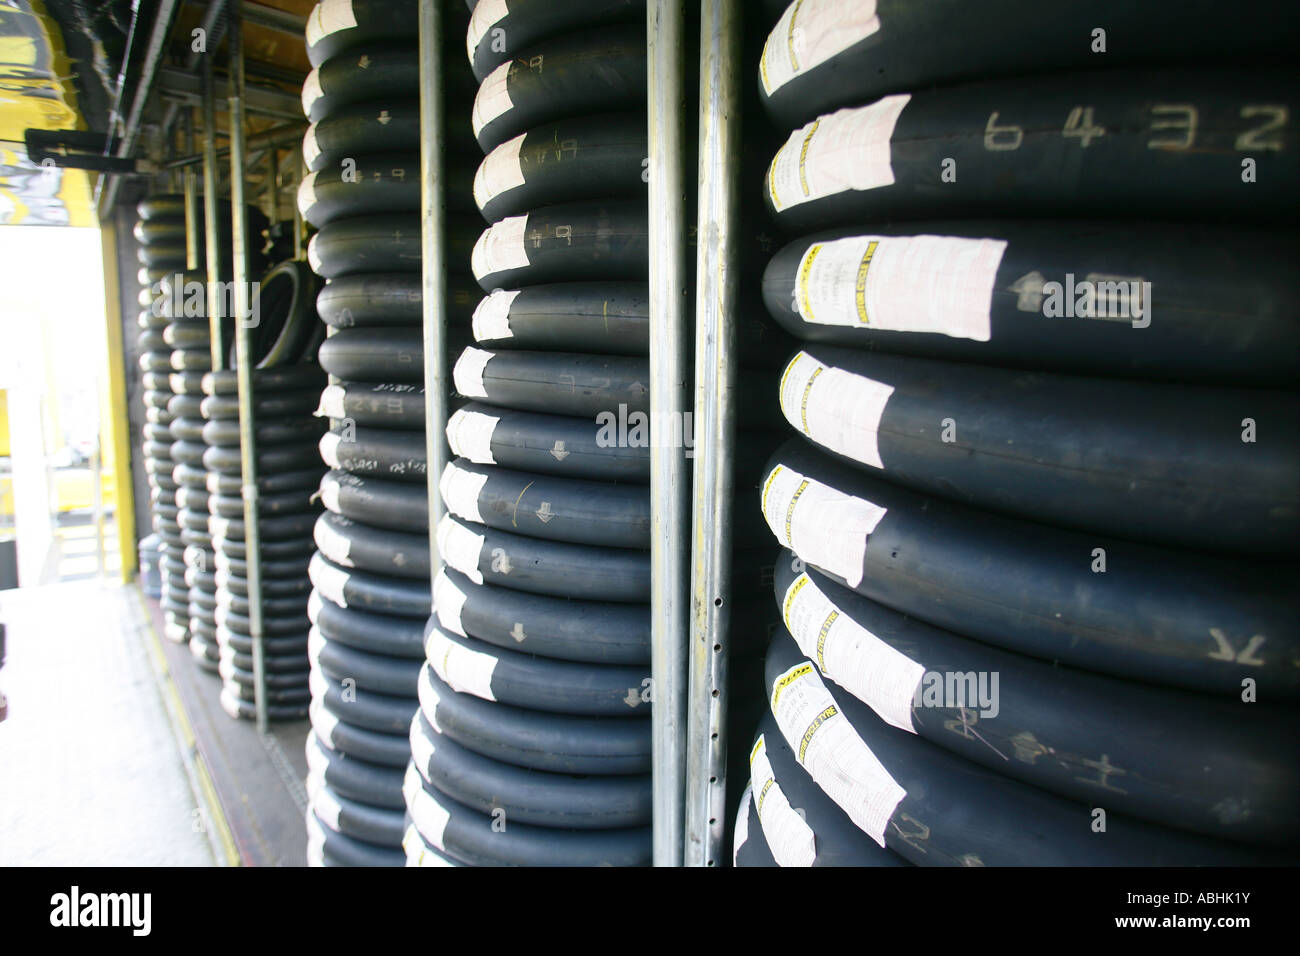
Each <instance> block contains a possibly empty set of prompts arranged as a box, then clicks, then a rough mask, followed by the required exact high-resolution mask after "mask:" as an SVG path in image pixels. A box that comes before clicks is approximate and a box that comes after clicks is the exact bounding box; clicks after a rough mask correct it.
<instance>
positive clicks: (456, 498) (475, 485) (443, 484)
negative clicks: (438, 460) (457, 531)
mask: <svg viewBox="0 0 1300 956" xmlns="http://www.w3.org/2000/svg"><path fill="white" fill-rule="evenodd" d="M487 480H488V476H487V475H484V474H480V473H479V472H475V471H468V470H466V469H464V468H460V467H458V466H457V465H456V463H455V462H454V461H449V462H447V467H446V468H444V469H443V470H442V477H441V478H440V479H438V491H439V492H440V493H441V494H442V503H443V504H445V505H446V506H447V510H448V511H450V512H451V513H452V514H454V515H455V516H456V517H458V518H464V519H466V520H467V521H476V522H478V523H479V524H483V523H484V522H483V515H482V513H481V512H480V511H479V510H478V496H479V495H480V494H481V493H482V491H483V486H484V485H485V484H487Z"/></svg>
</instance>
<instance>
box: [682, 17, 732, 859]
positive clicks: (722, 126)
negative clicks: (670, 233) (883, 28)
mask: <svg viewBox="0 0 1300 956" xmlns="http://www.w3.org/2000/svg"><path fill="white" fill-rule="evenodd" d="M740 55H741V5H740V2H739V0H703V3H702V6H701V13H700V159H699V169H700V181H699V218H698V233H697V251H696V271H695V279H696V294H695V321H696V337H695V418H696V424H697V426H698V435H699V441H698V442H697V447H696V458H695V484H694V513H693V534H692V538H691V540H692V542H693V550H692V556H691V565H692V566H691V598H692V608H691V611H692V614H691V640H690V662H689V669H690V689H689V695H690V697H689V702H688V707H687V709H688V719H687V743H686V864H687V865H688V866H716V865H718V863H719V862H720V861H721V854H722V852H723V849H724V848H723V845H722V844H723V835H724V833H725V832H726V821H725V819H724V812H725V804H726V759H727V735H726V717H727V703H728V702H727V634H728V631H729V628H730V621H731V593H730V586H731V523H732V517H731V516H732V501H731V494H732V473H733V470H734V450H735V444H734V442H735V422H736V406H735V377H736V359H735V348H734V345H735V338H736V332H735V310H736V288H737V281H738V275H737V260H738V258H739V255H738V253H739V247H738V230H737V221H738V218H739V184H738V179H739V176H738V168H739V165H740V100H741V93H740V90H741V87H740Z"/></svg>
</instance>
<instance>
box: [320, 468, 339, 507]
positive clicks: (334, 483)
mask: <svg viewBox="0 0 1300 956" xmlns="http://www.w3.org/2000/svg"><path fill="white" fill-rule="evenodd" d="M320 500H321V504H323V505H324V506H325V509H326V510H327V511H332V512H334V513H335V514H342V512H341V510H340V509H339V480H338V479H337V478H335V477H333V476H332V475H330V474H329V473H328V472H326V474H325V475H324V477H322V478H321V482H320Z"/></svg>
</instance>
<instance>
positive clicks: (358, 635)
mask: <svg viewBox="0 0 1300 956" xmlns="http://www.w3.org/2000/svg"><path fill="white" fill-rule="evenodd" d="M308 613H309V614H310V617H311V622H312V624H314V625H315V626H316V628H317V630H319V631H320V633H321V636H323V637H324V638H325V639H327V640H329V641H331V642H333V643H336V644H341V645H344V646H346V647H349V648H353V649H355V650H357V651H358V652H364V653H368V654H371V655H375V656H378V655H383V656H385V657H387V658H389V659H391V660H393V661H396V662H397V663H399V664H401V665H402V666H403V667H406V666H407V665H408V664H410V663H411V662H412V661H414V662H419V661H420V660H421V659H422V658H423V657H424V635H425V622H424V621H423V620H420V619H419V618H411V617H397V616H393V615H388V614H381V613H378V612H374V611H366V610H361V609H359V608H354V607H346V608H345V607H340V606H339V605H337V604H335V603H334V602H333V601H331V600H329V599H328V598H326V597H324V596H322V595H321V594H320V592H319V591H313V592H312V598H311V604H310V610H309V612H308ZM343 676H347V675H346V674H345V675H343ZM376 690H378V692H379V693H383V694H394V695H395V696H399V697H401V696H410V697H414V696H415V683H414V678H411V686H410V689H409V690H406V691H400V692H398V691H393V690H379V689H378V688H376Z"/></svg>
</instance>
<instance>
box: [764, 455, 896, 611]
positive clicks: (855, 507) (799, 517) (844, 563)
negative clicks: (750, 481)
mask: <svg viewBox="0 0 1300 956" xmlns="http://www.w3.org/2000/svg"><path fill="white" fill-rule="evenodd" d="M762 505H763V517H764V518H766V519H767V525H768V527H769V528H771V529H772V533H773V534H774V535H776V537H777V540H779V541H780V542H781V543H782V544H784V545H785V546H786V547H788V548H790V550H791V551H793V552H794V553H795V554H797V555H799V557H801V558H802V559H803V560H805V561H807V562H808V563H809V564H812V565H816V566H817V567H819V568H821V569H822V570H824V571H829V572H830V573H831V574H835V575H838V576H839V577H841V578H843V579H844V580H845V581H847V582H848V583H849V586H850V587H857V586H858V585H859V584H861V583H862V561H863V557H864V556H865V554H866V550H867V538H868V537H870V536H871V533H872V532H873V531H875V530H876V525H878V524H880V519H881V518H883V517H884V516H885V509H884V508H882V507H880V506H879V505H877V504H873V503H872V502H870V501H865V500H863V499H862V498H854V497H853V496H852V495H846V494H844V493H843V492H841V491H836V490H835V489H834V488H831V487H830V486H829V485H824V484H822V483H821V482H820V481H815V480H814V479H812V478H806V477H804V476H803V475H801V474H799V472H797V471H795V470H793V469H791V468H788V467H786V466H785V465H777V466H776V467H775V468H773V469H772V471H771V472H770V473H769V474H768V476H767V479H766V480H765V481H764V482H763V498H762Z"/></svg>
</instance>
